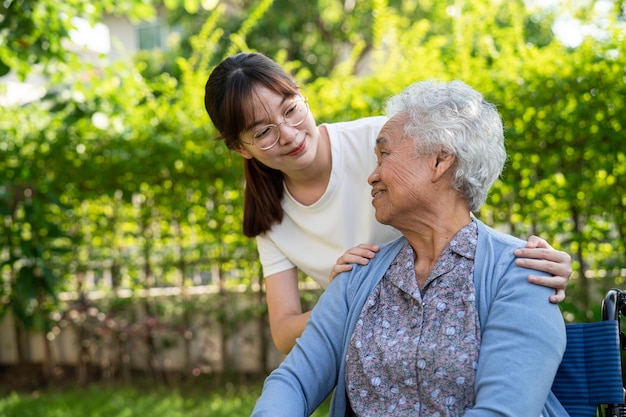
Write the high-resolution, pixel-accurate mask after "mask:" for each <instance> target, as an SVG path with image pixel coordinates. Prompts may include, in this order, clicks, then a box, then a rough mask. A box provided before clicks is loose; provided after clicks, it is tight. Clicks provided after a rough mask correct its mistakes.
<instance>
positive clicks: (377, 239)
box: [205, 53, 571, 353]
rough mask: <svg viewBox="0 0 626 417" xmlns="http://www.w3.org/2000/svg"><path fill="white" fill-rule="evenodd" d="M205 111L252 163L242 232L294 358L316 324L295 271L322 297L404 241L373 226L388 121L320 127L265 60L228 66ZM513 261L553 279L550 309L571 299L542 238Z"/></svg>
mask: <svg viewBox="0 0 626 417" xmlns="http://www.w3.org/2000/svg"><path fill="white" fill-rule="evenodd" d="M205 107H206V110H207V112H208V114H209V116H210V118H211V121H212V122H213V124H214V125H215V127H216V128H217V130H218V131H219V132H220V137H219V138H220V139H223V140H224V142H225V144H226V146H227V147H228V148H229V149H231V150H234V151H235V152H237V153H238V154H240V155H241V156H242V157H244V158H245V164H244V171H245V181H246V183H245V191H244V221H243V229H244V230H243V232H244V234H245V235H246V236H248V237H255V238H256V241H257V248H258V251H259V258H260V261H261V264H262V266H263V275H264V277H265V284H266V292H267V303H268V312H269V320H270V328H271V331H272V338H273V340H274V344H275V345H276V347H277V348H278V349H279V350H280V351H281V352H283V353H287V352H289V351H290V350H291V348H292V347H293V345H294V344H295V340H296V338H297V337H299V336H300V334H301V333H302V331H303V330H304V326H305V324H306V321H307V320H308V318H309V316H310V312H303V311H302V305H301V303H300V294H299V289H298V270H300V271H302V272H304V273H305V274H307V275H308V276H310V277H311V278H313V279H314V280H315V281H316V282H317V283H318V284H319V285H320V286H322V288H325V287H326V286H327V285H328V283H329V281H330V279H332V278H333V277H334V276H335V275H336V274H337V273H340V272H343V271H347V270H350V269H351V265H350V263H357V264H367V262H368V261H369V259H371V258H373V257H374V255H375V252H376V251H377V250H378V245H380V244H382V243H385V242H389V241H391V240H392V239H394V238H396V237H398V236H400V232H398V231H397V230H396V229H394V228H392V227H390V226H385V225H382V224H380V223H378V222H377V221H376V219H375V217H374V209H373V207H372V205H371V195H370V192H371V190H370V187H369V186H368V183H367V177H368V175H369V173H370V172H371V171H372V169H373V168H374V167H375V166H376V156H375V154H374V152H373V149H374V145H375V141H376V137H377V135H378V133H379V131H380V129H381V128H382V126H383V124H384V123H385V122H386V121H387V119H386V118H385V117H382V116H378V117H368V118H363V119H359V120H355V121H349V122H340V123H332V124H322V125H319V126H317V125H316V123H315V119H314V117H313V115H312V114H311V112H310V110H309V108H308V105H307V101H306V97H304V96H303V95H302V94H301V92H300V90H299V88H298V85H297V83H296V82H295V80H294V79H293V78H292V77H291V76H289V75H288V74H287V73H286V72H285V71H284V70H283V69H282V68H281V67H280V66H279V65H278V64H276V63H275V62H274V61H272V60H271V59H269V58H268V57H266V56H264V55H262V54H259V53H240V54H237V55H233V56H231V57H228V58H226V59H225V60H224V61H223V62H221V63H220V64H219V65H218V66H217V67H216V68H215V69H214V70H213V72H212V73H211V75H210V76H209V79H208V81H207V83H206V88H205ZM341 254H343V255H341ZM340 255H341V256H340ZM516 255H517V256H519V257H520V258H519V259H517V263H518V265H520V266H523V267H527V268H532V269H536V270H540V271H543V272H546V273H548V274H551V275H552V277H545V276H544V277H542V276H538V275H530V276H529V278H528V279H529V281H530V282H531V283H534V284H539V285H543V286H547V287H550V288H554V289H556V290H557V291H556V294H554V295H553V296H552V297H551V301H552V302H559V301H561V300H562V299H563V298H564V296H565V292H564V289H565V287H566V285H567V282H568V279H569V276H570V274H571V261H570V257H569V255H567V254H566V253H564V252H561V251H556V250H554V249H553V248H552V247H551V246H550V245H549V244H548V243H547V242H545V241H544V240H543V239H540V238H537V237H531V238H530V239H529V241H528V244H527V246H526V248H523V249H522V248H520V250H519V251H518V252H516ZM338 256H339V258H338Z"/></svg>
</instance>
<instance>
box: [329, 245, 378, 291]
mask: <svg viewBox="0 0 626 417" xmlns="http://www.w3.org/2000/svg"><path fill="white" fill-rule="evenodd" d="M378 249H379V247H378V245H371V244H369V243H361V244H360V245H358V246H355V247H353V248H350V249H348V250H347V251H346V253H344V254H343V255H341V256H340V257H339V258H337V263H336V264H335V266H333V269H332V270H331V271H330V276H329V277H328V281H329V282H330V281H332V280H333V279H335V277H336V276H337V275H339V274H341V273H342V272H347V271H350V270H352V264H358V265H367V264H368V263H369V262H370V259H374V256H376V252H378Z"/></svg>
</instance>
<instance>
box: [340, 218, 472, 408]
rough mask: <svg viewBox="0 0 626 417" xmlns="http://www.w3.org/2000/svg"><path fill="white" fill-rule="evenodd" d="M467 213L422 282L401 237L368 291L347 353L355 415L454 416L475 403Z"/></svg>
mask: <svg viewBox="0 0 626 417" xmlns="http://www.w3.org/2000/svg"><path fill="white" fill-rule="evenodd" d="M477 237H478V232H477V227H476V224H475V223H474V222H473V221H472V222H471V223H469V224H468V225H467V226H465V227H464V228H463V229H461V230H460V231H459V232H458V233H457V234H456V236H455V237H454V238H453V239H452V240H451V241H450V243H449V245H448V247H447V248H446V249H445V250H444V251H443V253H442V254H441V255H440V256H439V259H437V262H436V264H435V266H434V268H433V270H432V271H431V273H430V275H429V277H428V279H427V281H426V283H425V285H424V287H423V288H422V289H421V290H420V288H419V287H418V285H417V280H416V277H415V263H414V260H413V259H414V255H413V249H412V248H411V246H410V245H409V244H408V243H407V244H405V246H404V247H403V248H402V250H401V251H400V252H399V253H398V256H397V257H396V259H395V260H394V261H393V262H392V264H391V265H390V267H389V269H388V270H387V272H386V274H385V276H384V277H383V279H382V280H381V282H380V283H379V284H378V285H377V287H376V288H375V289H374V290H373V291H372V293H371V294H370V296H369V298H368V299H367V302H366V303H365V305H364V306H363V310H362V311H361V314H360V316H359V320H358V322H357V324H356V327H355V330H354V333H353V335H352V338H351V340H350V346H349V348H348V353H347V355H346V387H347V391H348V392H347V394H348V398H349V400H350V405H351V407H352V412H353V413H354V415H356V416H359V417H369V416H372V417H373V416H382V415H385V416H408V415H411V416H437V417H443V416H459V415H462V414H463V413H464V410H465V409H467V408H470V407H471V406H472V405H473V404H474V400H475V396H474V379H475V372H476V364H477V361H478V353H479V349H480V323H479V320H478V312H477V309H476V303H475V289H474V282H473V278H472V274H473V271H474V254H475V251H476V242H477Z"/></svg>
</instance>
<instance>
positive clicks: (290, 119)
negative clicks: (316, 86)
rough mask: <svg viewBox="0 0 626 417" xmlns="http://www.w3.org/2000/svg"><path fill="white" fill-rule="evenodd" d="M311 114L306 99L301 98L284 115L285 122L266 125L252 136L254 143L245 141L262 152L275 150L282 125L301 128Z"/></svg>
mask: <svg viewBox="0 0 626 417" xmlns="http://www.w3.org/2000/svg"><path fill="white" fill-rule="evenodd" d="M308 114H309V106H308V105H307V99H306V98H300V99H297V100H294V101H293V102H292V103H291V105H289V108H288V109H287V111H285V114H284V115H283V121H282V122H280V123H279V124H277V125H275V124H269V125H265V126H263V127H261V128H259V129H258V130H256V131H255V132H254V134H253V135H252V142H246V141H243V140H242V142H243V143H245V144H248V145H254V146H256V147H257V148H259V149H260V150H262V151H267V150H268V149H271V148H273V147H274V146H275V145H276V144H277V143H278V141H279V140H280V129H279V127H280V125H282V124H283V123H286V124H287V125H289V126H291V127H297V126H300V125H301V124H302V123H304V121H305V120H306V117H307V115H308Z"/></svg>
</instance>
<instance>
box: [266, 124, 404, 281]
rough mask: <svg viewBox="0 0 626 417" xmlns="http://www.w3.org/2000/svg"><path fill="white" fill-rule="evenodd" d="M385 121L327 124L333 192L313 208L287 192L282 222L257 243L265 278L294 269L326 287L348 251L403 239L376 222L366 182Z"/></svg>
mask: <svg viewBox="0 0 626 417" xmlns="http://www.w3.org/2000/svg"><path fill="white" fill-rule="evenodd" d="M386 121H387V118H386V117H384V116H377V117H368V118H364V119H359V120H355V121H351V122H340V123H332V124H326V125H324V126H325V127H326V129H327V131H328V135H329V137H330V145H331V153H332V172H331V175H330V181H329V184H328V187H327V189H326V191H325V193H324V195H322V197H321V198H320V199H319V200H318V201H317V202H315V203H313V204H311V205H309V206H305V205H302V204H300V203H299V202H297V201H296V200H295V199H294V198H293V197H292V196H291V195H290V194H289V192H288V191H287V188H286V187H285V195H284V197H283V202H282V206H283V210H284V216H283V221H282V222H281V223H280V224H277V225H275V226H273V227H272V229H271V230H270V231H269V232H267V233H265V234H263V235H260V236H257V239H256V240H257V248H258V251H259V257H260V260H261V265H262V266H263V275H264V276H266V277H267V276H269V275H273V274H277V273H279V272H283V271H286V270H288V269H291V268H293V267H294V266H295V267H297V268H298V269H300V270H302V271H303V272H304V273H306V274H307V275H309V276H310V277H311V278H313V279H314V280H315V281H316V282H317V283H318V284H319V285H320V286H322V288H326V286H328V276H329V274H330V271H331V269H332V267H333V266H334V265H335V263H336V262H337V258H339V257H340V256H341V255H342V254H344V253H345V251H346V250H348V249H350V248H352V247H354V246H356V245H358V244H360V243H373V244H382V243H385V242H389V241H391V240H393V239H395V238H396V237H398V236H400V232H399V231H397V230H396V229H394V228H392V227H391V226H385V225H382V224H380V223H378V221H376V218H375V217H374V207H373V206H372V196H371V187H370V185H369V184H368V183H367V177H368V175H369V174H370V173H371V172H372V170H373V169H374V167H375V166H376V155H375V153H374V147H375V144H376V138H377V137H378V133H379V131H380V129H381V128H382V126H383V124H385V122H386Z"/></svg>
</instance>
